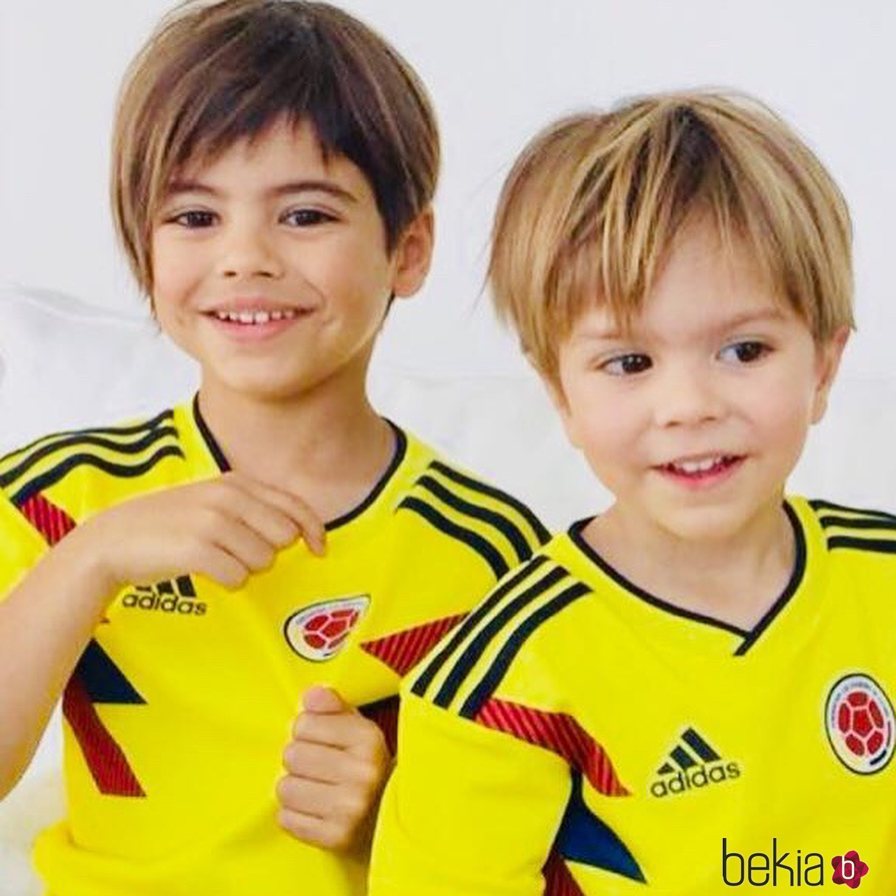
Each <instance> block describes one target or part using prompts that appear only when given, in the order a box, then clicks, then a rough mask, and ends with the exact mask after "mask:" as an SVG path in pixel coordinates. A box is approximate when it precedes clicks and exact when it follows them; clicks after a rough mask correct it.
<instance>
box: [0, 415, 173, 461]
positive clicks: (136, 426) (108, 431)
mask: <svg viewBox="0 0 896 896" xmlns="http://www.w3.org/2000/svg"><path fill="white" fill-rule="evenodd" d="M172 419H174V411H173V409H171V408H168V409H167V410H164V411H162V412H161V413H160V414H156V416H155V417H151V418H150V419H149V420H141V421H138V422H137V423H131V424H129V425H127V426H104V427H90V428H89V429H69V430H65V431H64V432H55V433H51V434H50V435H46V436H41V437H40V438H39V439H35V440H34V441H33V442H29V443H28V444H27V445H24V446H23V447H21V448H16V449H15V450H14V451H10V452H9V453H8V454H5V455H3V457H0V465H3V464H5V463H6V462H7V461H9V460H11V459H12V458H14V457H17V456H18V455H20V454H27V453H28V452H29V451H32V450H33V449H35V448H37V447H39V446H42V445H44V444H48V443H50V442H53V441H55V440H57V439H65V438H68V437H69V436H83V435H93V436H130V435H136V434H137V433H141V432H148V431H150V430H153V429H155V428H156V427H158V426H161V425H162V424H163V423H165V422H167V421H168V420H172Z"/></svg>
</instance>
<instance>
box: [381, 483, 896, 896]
mask: <svg viewBox="0 0 896 896" xmlns="http://www.w3.org/2000/svg"><path fill="white" fill-rule="evenodd" d="M785 509H786V511H787V514H788V516H789V518H790V520H791V522H792V524H793V529H794V533H795V539H796V546H797V552H796V553H797V556H796V563H795V568H794V572H793V575H792V577H791V580H790V582H789V584H788V585H787V588H786V590H785V591H784V593H783V594H782V595H781V596H780V598H779V599H778V600H777V602H776V603H775V605H774V606H773V607H772V608H771V609H770V610H769V611H768V613H767V614H766V615H765V617H764V618H763V619H762V620H761V621H760V622H759V624H758V625H757V626H756V627H755V628H754V629H753V630H752V631H742V630H739V629H737V628H735V627H733V626H730V625H724V624H720V623H719V622H717V621H714V620H711V619H708V618H705V617H701V616H697V615H694V614H690V613H686V612H683V611H681V610H680V609H677V608H675V607H672V606H670V605H668V604H666V603H664V602H663V601H661V600H659V599H658V598H656V597H654V596H652V595H650V594H647V593H645V592H644V591H642V590H640V589H638V588H637V587H636V586H634V585H633V584H632V583H630V582H628V581H626V580H625V579H624V578H623V577H622V576H620V575H619V574H618V573H617V572H616V571H615V570H613V569H612V568H610V567H609V566H608V565H607V564H606V563H605V562H604V561H603V560H602V559H601V558H600V557H599V556H597V555H596V554H595V553H594V552H593V551H592V550H591V549H590V548H589V546H588V545H587V544H586V542H585V541H584V539H583V538H582V536H581V534H580V533H581V530H582V528H583V527H584V524H577V525H576V526H574V527H572V529H571V530H570V531H569V533H567V534H563V535H559V536H557V537H556V538H554V539H553V540H552V541H551V542H550V543H549V545H548V546H547V547H546V548H545V549H544V550H543V551H542V552H540V553H539V554H538V555H536V556H535V557H534V558H533V559H532V560H530V561H529V562H528V563H526V564H524V565H523V566H522V568H520V569H519V570H517V571H515V572H514V573H513V574H512V575H510V576H509V577H507V578H505V580H504V581H503V582H502V583H501V584H500V585H499V586H498V587H497V588H496V589H495V590H494V591H493V592H492V594H491V595H490V596H489V597H488V598H487V599H486V600H485V602H483V603H482V604H481V605H480V606H479V607H477V608H476V609H475V610H474V611H473V612H472V613H471V614H470V615H469V616H468V617H467V619H466V620H465V622H463V623H462V624H461V625H460V626H459V627H458V628H457V629H455V630H454V632H453V633H451V634H450V635H449V636H448V637H447V638H445V639H444V640H443V641H442V643H441V644H440V645H439V646H438V647H436V648H435V649H434V650H433V651H432V653H431V654H430V655H429V656H428V658H427V659H426V660H424V661H423V662H422V663H421V665H420V666H419V667H418V668H417V669H415V670H414V672H412V673H411V674H410V675H409V676H408V678H407V679H406V682H405V684H404V685H403V688H402V695H403V699H404V702H403V705H402V716H401V722H400V726H399V763H398V769H397V772H396V773H395V774H393V776H392V779H391V781H390V783H389V785H388V787H387V790H386V795H385V797H384V801H383V805H382V809H381V814H380V820H379V827H378V830H377V835H376V839H375V844H374V854H373V860H372V867H371V890H370V893H371V896H499V894H500V896H534V894H541V893H549V894H556V896H561V894H562V896H576V894H588V896H634V894H639V893H640V894H643V893H647V892H650V893H661V894H667V896H719V894H721V893H727V892H729V891H730V890H731V889H732V888H733V889H734V891H735V892H736V891H737V888H738V887H739V888H742V889H743V890H749V891H752V890H754V889H762V890H764V888H765V887H769V888H777V889H776V890H775V891H776V892H777V891H779V890H785V891H788V892H789V888H790V887H815V886H822V887H825V888H827V889H834V890H835V892H848V891H849V886H844V887H843V888H842V889H836V885H837V884H838V883H843V884H846V885H853V886H854V885H855V884H856V883H857V882H858V883H860V885H861V889H862V892H863V893H865V894H868V896H872V894H873V896H892V894H893V893H896V763H894V762H892V761H891V760H892V757H893V752H894V748H896V743H894V728H896V724H894V721H896V720H894V711H893V703H892V701H893V698H894V697H896V517H894V516H889V515H887V514H884V513H879V512H874V511H860V510H851V509H846V508H841V507H837V506H835V505H832V504H829V503H826V502H820V501H813V502H808V501H805V500H802V499H793V500H790V501H788V502H787V504H786V505H785ZM734 597H736V596H733V599H734ZM800 892H802V890H800Z"/></svg>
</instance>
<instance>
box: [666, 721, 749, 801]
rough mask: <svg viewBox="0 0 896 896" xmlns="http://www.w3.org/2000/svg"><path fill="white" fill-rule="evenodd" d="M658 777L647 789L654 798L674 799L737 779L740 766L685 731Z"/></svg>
mask: <svg viewBox="0 0 896 896" xmlns="http://www.w3.org/2000/svg"><path fill="white" fill-rule="evenodd" d="M656 773H657V775H658V777H657V778H656V780H655V781H654V782H653V783H652V784H651V785H650V792H651V793H652V794H653V796H655V797H659V798H662V797H666V796H674V795H676V794H680V793H687V792H688V791H689V790H699V789H700V788H701V787H708V786H709V785H711V784H721V783H723V782H724V781H732V780H734V779H735V778H739V777H740V774H741V770H740V766H739V765H738V764H737V763H736V762H728V761H726V760H724V759H722V757H721V756H720V755H719V754H718V753H717V752H716V751H715V750H714V749H713V748H712V747H711V746H710V745H709V744H708V743H707V742H706V741H705V740H704V739H703V738H702V737H701V736H700V735H699V734H697V732H696V731H695V730H694V729H693V728H688V729H687V730H686V731H684V732H683V733H682V735H681V737H679V739H678V743H677V744H676V745H675V746H674V747H673V748H672V749H671V750H670V751H669V755H668V758H667V759H666V760H665V761H664V762H663V764H662V765H661V766H660V767H659V768H658V769H657V772H656Z"/></svg>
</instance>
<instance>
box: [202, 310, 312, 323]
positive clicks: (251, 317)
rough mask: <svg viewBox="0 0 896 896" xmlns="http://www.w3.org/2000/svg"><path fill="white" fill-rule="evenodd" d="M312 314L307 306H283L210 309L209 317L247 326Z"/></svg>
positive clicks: (294, 318)
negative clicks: (243, 309)
mask: <svg viewBox="0 0 896 896" xmlns="http://www.w3.org/2000/svg"><path fill="white" fill-rule="evenodd" d="M307 314H310V309H306V308H281V309H276V310H273V309H272V310H269V311H268V310H265V311H209V312H207V315H208V317H211V318H213V319H214V320H218V321H221V322H222V323H227V324H239V325H241V326H245V327H253V326H254V327H257V326H263V325H265V324H269V323H276V322H279V321H284V320H296V319H297V318H299V317H304V316H305V315H307Z"/></svg>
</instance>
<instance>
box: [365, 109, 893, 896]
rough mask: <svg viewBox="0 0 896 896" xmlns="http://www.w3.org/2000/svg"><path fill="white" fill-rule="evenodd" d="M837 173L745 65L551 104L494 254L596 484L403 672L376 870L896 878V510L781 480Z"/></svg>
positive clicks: (827, 327)
mask: <svg viewBox="0 0 896 896" xmlns="http://www.w3.org/2000/svg"><path fill="white" fill-rule="evenodd" d="M850 244H851V228H850V222H849V215H848V211H847V207H846V204H845V202H844V200H843V197H842V195H841V194H840V191H839V190H838V189H837V187H836V185H835V184H834V182H833V181H832V179H831V177H830V175H829V174H828V173H827V172H826V171H825V169H824V167H823V166H822V165H821V163H820V162H819V161H818V159H817V158H816V157H815V156H814V155H813V153H812V152H811V151H810V150H809V149H808V148H807V147H806V146H805V145H804V144H803V143H802V142H801V141H800V139H799V138H798V137H797V136H796V135H795V134H794V133H793V131H791V130H790V128H789V127H787V125H786V124H784V123H783V122H782V121H781V120H780V119H779V118H778V117H777V116H775V115H774V114H773V113H771V112H770V111H769V110H767V109H766V108H764V107H763V106H762V105H761V104H759V103H757V102H755V101H752V100H750V99H748V98H745V97H741V96H728V95H718V94H712V93H694V94H683V95H677V94H673V95H659V96H649V97H645V98H643V99H639V100H635V101H632V102H628V103H625V104H623V105H622V106H620V107H619V108H617V109H615V110H613V111H611V112H608V113H606V114H583V115H580V116H576V117H573V118H568V119H564V120H562V121H559V122H557V123H555V124H554V125H552V126H551V127H549V128H548V129H546V130H545V131H544V132H543V133H541V134H540V135H539V136H538V137H536V138H535V139H534V140H533V141H532V142H531V143H530V144H529V146H528V147H527V148H526V149H525V150H524V152H523V153H522V155H521V157H520V158H519V159H518V160H517V162H516V165H515V166H514V168H513V171H512V172H511V174H510V176H509V178H508V180H507V182H506V184H505V186H504V190H503V193H502V197H501V201H500V204H499V209H498V213H497V218H496V222H495V226H494V232H493V247H492V254H491V265H490V279H491V284H492V287H493V291H494V299H495V302H496V305H497V308H498V310H499V312H500V313H501V314H502V315H503V316H504V317H505V318H506V319H509V320H510V322H511V323H512V325H513V327H514V329H515V330H516V332H517V333H518V334H519V337H520V341H521V343H522V346H523V349H524V351H525V352H526V353H527V355H528V356H529V358H530V359H531V360H532V362H533V363H534V365H535V367H536V368H537V370H538V371H539V373H540V374H541V376H542V377H543V379H544V381H545V383H546V384H547V386H548V388H549V390H550V392H551V395H552V397H553V399H554V402H555V405H556V408H557V410H558V412H559V414H560V416H561V418H562V420H563V423H564V425H565V428H566V431H567V434H568V436H569V439H570V441H571V442H572V443H573V445H575V446H576V447H578V448H579V449H580V450H581V451H582V452H583V453H584V454H585V457H586V459H587V460H588V462H589V464H590V466H591V468H592V469H593V470H594V472H595V475H596V476H597V477H598V478H599V479H600V480H601V481H602V482H603V483H604V485H606V487H607V488H608V489H609V490H610V491H611V492H612V493H613V495H614V498H615V500H614V503H613V504H612V506H611V507H610V508H609V509H608V510H606V511H604V512H602V513H600V514H597V515H595V516H593V517H591V518H589V519H585V520H582V521H580V522H578V523H575V524H574V525H573V526H572V527H571V528H570V529H569V531H568V532H565V533H562V534H559V535H557V536H556V537H555V538H554V539H553V540H552V541H551V542H550V543H549V544H548V545H547V546H546V547H545V548H544V549H543V550H542V551H540V552H539V553H538V554H537V555H536V556H535V557H534V558H533V559H532V560H531V561H529V562H528V563H526V564H524V565H523V566H522V567H521V568H520V569H519V570H517V571H515V572H514V573H513V574H512V575H510V576H509V577H507V578H506V579H505V580H504V581H503V582H502V583H501V584H500V585H499V586H498V587H497V588H496V589H495V590H494V591H493V592H492V594H491V595H490V596H489V597H488V598H487V599H486V600H485V602H484V603H482V604H481V605H480V606H479V607H478V608H477V609H476V610H474V611H473V612H472V613H471V614H470V615H469V616H468V617H467V619H466V621H465V622H464V623H462V624H461V625H460V626H459V627H458V628H457V629H456V630H455V632H454V633H452V634H451V635H450V636H449V637H447V638H446V639H445V641H444V643H443V644H441V645H440V646H439V647H437V648H436V649H435V650H434V651H433V652H432V654H431V655H430V657H429V658H427V659H426V660H424V662H423V663H422V664H421V665H420V667H419V668H418V669H417V670H416V671H415V672H414V673H412V674H411V675H410V676H408V679H407V682H406V684H405V686H404V689H403V695H404V696H405V698H406V699H405V701H404V703H403V705H402V718H401V726H400V731H399V754H398V755H399V764H398V768H397V770H396V772H395V773H394V774H393V776H392V778H391V780H390V783H389V785H388V787H387V790H386V795H385V797H384V800H383V805H382V809H381V813H380V827H379V829H378V833H377V836H376V840H375V847H374V856H373V861H372V887H371V892H372V894H374V896H387V894H388V896H412V894H413V896H436V894H438V896H498V894H500V896H523V894H526V896H530V894H536V893H542V892H548V893H552V894H564V896H574V894H594V896H610V894H612V896H624V894H636V893H646V892H650V893H658V894H659V893H662V894H664V896H673V894H674V896H718V894H719V893H721V892H724V891H725V890H726V888H727V887H728V886H734V887H737V886H741V885H746V886H747V888H748V889H750V890H752V888H753V887H754V886H756V887H764V886H767V885H770V886H773V887H774V886H779V887H782V888H787V887H791V886H812V887H814V886H822V885H824V884H825V883H834V884H847V885H849V886H850V887H856V886H858V885H859V884H860V883H862V878H863V876H866V879H865V882H864V884H863V892H869V893H873V894H880V896H883V894H888V893H892V892H894V888H896V861H894V859H893V830H894V826H896V787H894V774H896V771H894V768H896V766H894V764H893V763H892V762H891V759H892V757H893V753H894V750H896V738H894V731H896V718H894V712H893V705H892V697H893V695H894V694H896V604H894V601H893V599H892V595H893V593H894V591H896V517H893V516H890V515H888V514H886V513H882V512H879V511H873V510H857V509H851V508H845V507H837V506H836V505H833V504H830V503H828V502H825V501H807V500H805V499H803V498H798V497H785V494H784V490H785V482H786V480H787V477H788V475H789V474H790V472H791V470H792V469H793V467H794V465H795V464H796V461H797V459H798V457H799V455H800V452H801V450H802V447H803V443H804V440H805V438H806V434H807V432H808V429H809V427H810V426H811V425H812V424H813V423H815V422H817V421H818V420H820V419H821V417H822V415H823V414H824V411H825V407H826V402H827V397H828V393H829V390H830V387H831V384H832V382H833V379H834V376H835V373H836V371H837V366H838V363H839V360H840V356H841V353H842V351H843V347H844V345H845V343H846V341H847V337H848V335H849V331H850V329H851V326H852V320H853V318H852V275H851V248H850Z"/></svg>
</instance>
